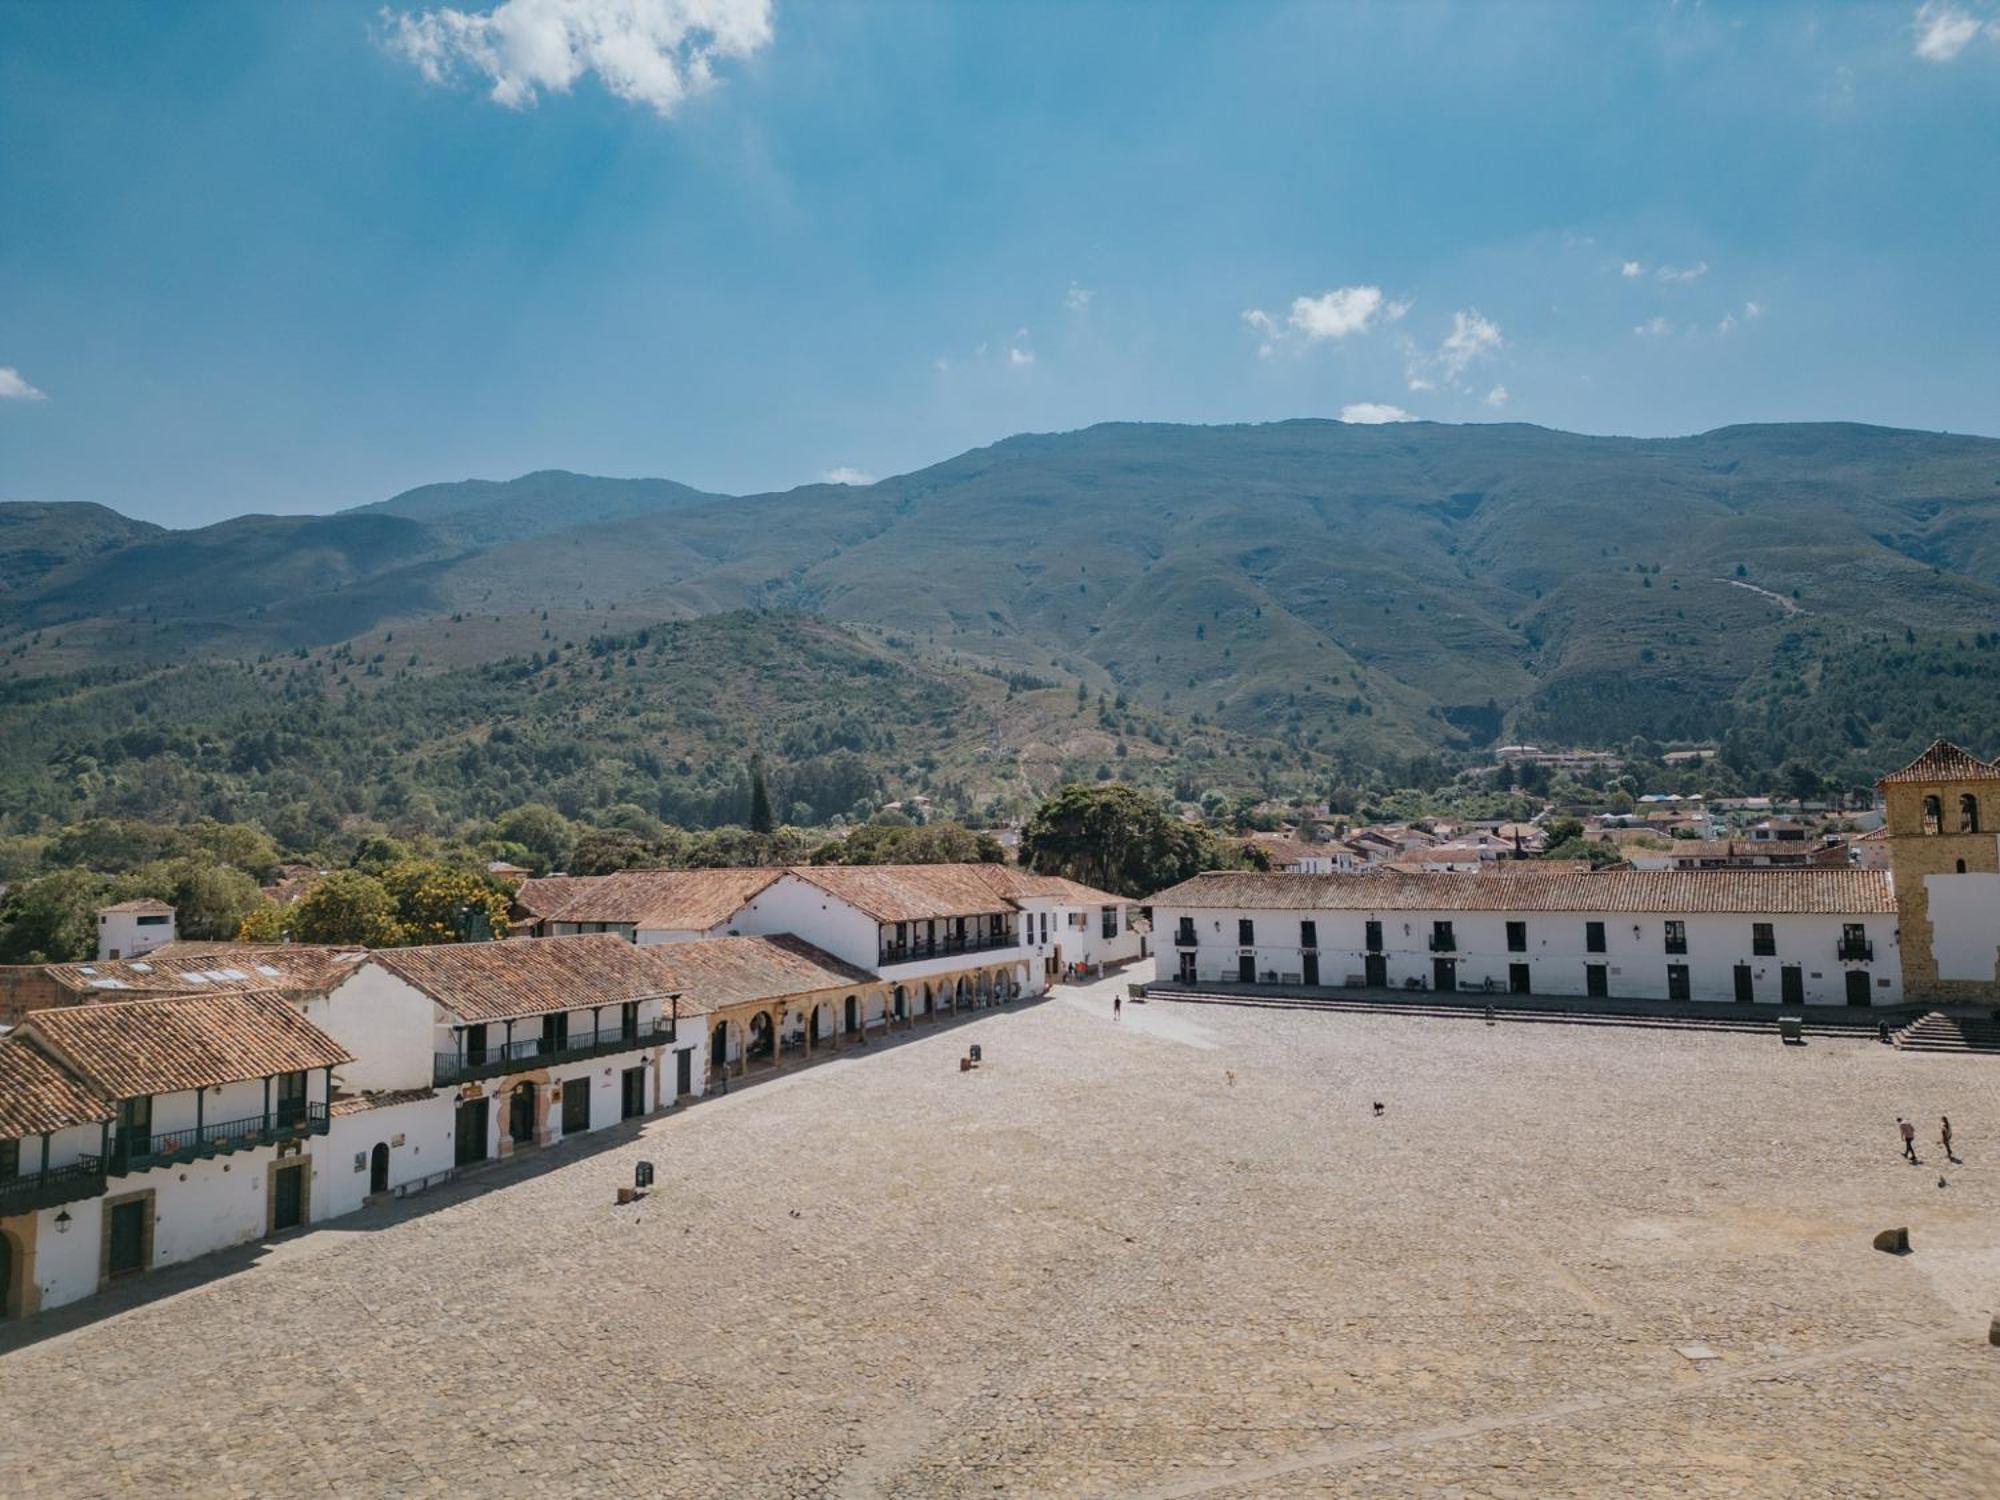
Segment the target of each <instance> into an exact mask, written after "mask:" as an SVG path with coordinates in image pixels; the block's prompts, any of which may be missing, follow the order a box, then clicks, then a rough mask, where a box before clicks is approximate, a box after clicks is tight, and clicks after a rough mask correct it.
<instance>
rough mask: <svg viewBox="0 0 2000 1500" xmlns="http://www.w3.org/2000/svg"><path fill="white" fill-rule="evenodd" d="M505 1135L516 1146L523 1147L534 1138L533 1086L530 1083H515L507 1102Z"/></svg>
mask: <svg viewBox="0 0 2000 1500" xmlns="http://www.w3.org/2000/svg"><path fill="white" fill-rule="evenodd" d="M507 1134H508V1135H509V1136H510V1137H512V1139H513V1142H514V1144H515V1145H517V1146H525V1145H527V1144H529V1143H530V1142H531V1141H533V1140H534V1138H535V1086H534V1085H533V1084H532V1083H517V1084H515V1085H514V1092H513V1094H512V1096H511V1097H510V1098H509V1099H508V1101H507Z"/></svg>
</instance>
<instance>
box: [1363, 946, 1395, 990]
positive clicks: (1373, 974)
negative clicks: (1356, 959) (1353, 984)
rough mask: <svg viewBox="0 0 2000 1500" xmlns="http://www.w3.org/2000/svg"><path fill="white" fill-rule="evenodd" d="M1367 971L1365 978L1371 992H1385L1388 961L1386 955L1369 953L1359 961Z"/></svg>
mask: <svg viewBox="0 0 2000 1500" xmlns="http://www.w3.org/2000/svg"><path fill="white" fill-rule="evenodd" d="M1361 966H1362V968H1363V969H1365V970H1366V971H1367V973H1366V974H1365V976H1364V977H1365V978H1366V979H1367V981H1368V988H1370V989H1371V990H1386V989H1387V988H1388V987H1389V959H1388V956H1387V955H1386V954H1381V953H1371V954H1369V955H1368V956H1367V957H1366V958H1364V959H1363V960H1362V961H1361Z"/></svg>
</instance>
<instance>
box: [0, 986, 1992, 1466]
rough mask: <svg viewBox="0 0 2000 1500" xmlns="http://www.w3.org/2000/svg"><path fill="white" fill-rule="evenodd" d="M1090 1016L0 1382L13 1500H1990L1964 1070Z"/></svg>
mask: <svg viewBox="0 0 2000 1500" xmlns="http://www.w3.org/2000/svg"><path fill="white" fill-rule="evenodd" d="M1116 988H1119V985H1118V984H1117V983H1116V982H1114V983H1107V984H1101V985H1097V986H1094V987H1092V988H1089V989H1085V990H1068V991H1065V992H1063V993H1062V994H1061V995H1060V996H1058V997H1057V998H1055V999H1053V1000H1051V1001H1049V1002H1047V1003H1044V1004H1041V1005H1037V1006H1032V1007H1026V1008H1019V1009H1014V1010H1007V1011H1001V1012H995V1013H991V1014H987V1015H984V1016H981V1017H978V1018H975V1019H972V1020H970V1021H967V1022H964V1023H961V1024H959V1025H956V1026H953V1027H950V1028H948V1029H943V1030H940V1031H937V1032H933V1033H919V1034H917V1036H916V1037H915V1038H914V1039H912V1040H910V1041H907V1042H904V1043H902V1044H900V1045H896V1046H891V1047H886V1048H882V1047H878V1048H870V1049H868V1050H867V1051H866V1052H861V1053H848V1054H844V1055H843V1056H841V1057H840V1058H839V1059H838V1060H836V1061H832V1062H827V1063H823V1064H820V1065H818V1066H815V1067H812V1068H810V1069H805V1070H801V1071H799V1072H796V1073H793V1074H790V1075H788V1076H785V1077H782V1078H779V1079H776V1080H773V1081H771V1082H767V1083H762V1084H758V1085H757V1086H755V1087H751V1088H744V1089H739V1090H737V1091H735V1092H733V1093H731V1094H730V1095H729V1096H728V1097H727V1098H721V1099H715V1100H712V1101H709V1102H706V1103H703V1104H700V1105H698V1106H695V1107H693V1108H691V1109H688V1110H686V1111H684V1112H683V1113H682V1114H680V1115H678V1116H672V1117H661V1118H659V1119H657V1120H654V1121H650V1122H648V1123H647V1124H646V1126H645V1127H644V1129H643V1131H642V1132H641V1133H640V1134H638V1135H637V1136H636V1137H635V1138H632V1139H627V1140H621V1141H618V1142H616V1143H614V1144H613V1145H611V1146H610V1147H609V1148H608V1149H602V1150H596V1151H591V1152H585V1151H580V1150H577V1149H576V1148H575V1147H561V1148H557V1150H555V1151H553V1152H550V1153H547V1154H546V1155H545V1156H544V1157H543V1158H542V1159H541V1161H540V1162H539V1163H527V1164H524V1165H523V1166H521V1167H518V1168H516V1167H509V1168H506V1169H503V1171H502V1172H501V1173H498V1174H493V1175H489V1176H487V1177H486V1178H485V1179H484V1180H483V1181H482V1182H481V1183H479V1184H478V1185H477V1189H476V1190H474V1189H473V1188H471V1187H455V1188H453V1189H450V1190H447V1191H446V1192H445V1193H443V1194H440V1195H439V1196H437V1197H435V1198H433V1199H431V1200H429V1201H427V1202H424V1201H420V1202H419V1203H418V1204H416V1205H404V1206H401V1207H399V1208H397V1209H396V1210H393V1211H370V1212H369V1213H366V1214H363V1215H360V1216H357V1217H356V1218H354V1219H348V1220H341V1221H338V1222H337V1223H334V1224H331V1225H328V1226H326V1227H324V1228H321V1229H317V1230H314V1231H311V1232H309V1233H307V1234H305V1235H303V1236H299V1237H295V1238H293V1239H291V1240H289V1241H286V1242H284V1243H282V1244H280V1245H278V1246H275V1247H273V1248H271V1249H269V1250H268V1251H265V1252H263V1253H261V1254H260V1255H257V1256H255V1257H243V1261H244V1262H246V1264H245V1265H243V1267H242V1268H240V1269H235V1270H232V1271H231V1273H230V1274H227V1275H206V1276H205V1279H203V1277H197V1276H188V1277H187V1278H186V1280H187V1283H188V1284H187V1285H186V1287H185V1289H182V1290H179V1291H175V1292H174V1293H173V1294H172V1295H169V1296H165V1297H160V1298H157V1299H156V1300H153V1301H150V1302H146V1303H143V1304H138V1305H129V1306H128V1305H124V1304H125V1303H129V1302H132V1301H133V1296H132V1295H130V1294H126V1293H121V1294H120V1298H119V1299H116V1300H112V1301H107V1302H105V1303H102V1304H99V1305H98V1307H97V1308H96V1309H95V1310H93V1311H92V1313H91V1315H90V1316H89V1317H88V1318H86V1317H83V1316H72V1317H70V1318H68V1319H65V1317H64V1315H63V1314H61V1313H58V1314H54V1315H52V1317H51V1318H50V1319H48V1320H44V1322H43V1323H42V1324H40V1325H39V1326H37V1325H32V1324H31V1325H28V1326H27V1328H25V1329H17V1330H14V1331H13V1333H12V1334H11V1335H10V1336H9V1340H0V1494H4V1495H7V1496H9V1497H27V1496H63V1497H71V1496H98V1495H103V1496H112V1495H119V1496H122V1495H134V1494H147V1495H153V1496H160V1495H203V1496H214V1495H220V1496H236V1495H241V1496H257V1497H273V1496H290V1495H312V1494H325V1495H340V1496H390V1495H394V1496H403V1495H433V1494H435V1495H460V1494H467V1493H478V1494H481V1495H502V1496H512V1495H529V1494H533V1495H537V1496H555V1495H577V1494H583V1493H586V1492H588V1493H592V1494H606V1495H610V1494H632V1495H672V1496H680V1495H686V1496H710V1495H713V1496H724V1495H726V1496H745V1497H764V1496H772V1497H778V1496H830V1497H849V1496H854V1497H860V1496H892V1497H933V1496H936V1497H965V1496H972V1495H979V1496H1050V1497H1071V1496H1111V1495H1121V1496H1123V1495H1130V1496H1141V1497H1161V1500H1164V1497H1168V1496H1202V1497H1207V1500H1253V1497H1255V1500H1264V1497H1283V1500H1289V1497H1303V1496H1324V1495H1366V1496H1439V1497H1442V1496H1501V1495H1519V1496H1535V1497H1544V1496H1601V1495H1620V1496H1624V1495H1639V1496H1652V1495H1660V1496H1667V1495H1671V1496H1675V1497H1689V1496H1707V1495H1731V1496H1743V1495H1759V1496H1762V1495H1777V1496H1814V1497H1817V1496H1856V1497H1860V1496H1871V1497H1872V1496H1904V1495H1907V1496H1924V1497H1932V1496H1946V1495H1950V1496H1978V1495H2000V1349H1996V1348H1991V1347H1989V1346H1988V1344H1987V1342H1986V1330H1987V1324H1988V1319H1989V1317H1990V1316H1991V1314H1992V1313H1993V1312H1994V1311H1996V1310H2000V1067H1996V1066H1995V1064H1994V1062H1993V1061H1992V1060H1991V1059H1980V1058H1962V1057H1915V1056H1905V1055H1899V1054H1897V1053H1896V1052H1894V1051H1892V1050H1891V1049H1888V1048H1884V1047H1880V1046H1877V1045H1874V1044H1872V1043H1868V1042H1856V1041H1844V1040H1842V1041H1821V1042H1816V1043H1814V1044H1812V1045H1810V1046H1808V1047H1805V1048H1787V1047H1782V1046H1780V1045H1779V1044H1778V1042H1777V1041H1776V1040H1775V1038H1765V1037H1744V1036H1730V1035H1706V1034H1698V1033H1671V1034H1652V1033H1646V1032H1640V1031H1627V1030H1621V1029H1613V1028H1602V1029H1600V1028H1572V1027H1563V1026H1532V1027H1530V1026H1505V1025H1502V1026H1498V1027H1487V1026H1484V1025H1482V1024H1480V1023H1478V1022H1477V1021H1469V1020H1450V1021H1434V1020H1419V1019H1411V1018H1403V1017H1377V1016H1334V1015H1312V1014H1300V1013H1292V1012H1283V1011H1247V1010H1246V1011H1237V1010H1206V1009H1202V1008H1199V1007H1189V1006H1167V1005H1161V1004H1151V1005H1143V1006H1140V1005H1130V1004H1128V1005H1127V1006H1126V1007H1125V1012H1124V1016H1123V1018H1122V1019H1120V1020H1117V1021H1114V1020H1113V1019H1112V1018H1111V1014H1110V995H1111V994H1112V992H1113V990H1114V989H1116ZM972 1041H978V1042H980V1043H981V1044H982V1046H983V1048H984V1052H985V1059H986V1061H985V1064H984V1066H982V1067H981V1068H979V1069H978V1070H977V1071H975V1072H972V1073H969V1074H966V1073H960V1072H959V1071H958V1070H957V1059H958V1056H959V1054H960V1053H961V1052H962V1051H963V1050H964V1047H965V1045H966V1044H967V1043H968V1042H972ZM1232 1075H1233V1082H1232ZM1377 1100H1380V1101H1382V1103H1383V1104H1384V1105H1385V1112H1384V1113H1383V1114H1382V1115H1381V1116H1380V1117H1377V1116H1376V1115H1375V1113H1374V1111H1373V1108H1372V1106H1373V1103H1374V1101H1377ZM1941 1112H1942V1113H1949V1114H1950V1115H1951V1116H1952V1119H1953V1123H1954V1125H1955V1126H1956V1128H1957V1133H1958V1142H1959V1148H1960V1151H1961V1153H1962V1154H1963V1155H1964V1156H1965V1157H1966V1158H1967V1159H1966V1162H1965V1164H1964V1165H1963V1166H1950V1165H1948V1164H1946V1165H1944V1166H1942V1168H1941V1167H1940V1165H1939V1159H1938V1156H1937V1148H1936V1146H1935V1144H1934V1135H1935V1129H1934V1126H1935V1120H1936V1117H1937V1115H1938V1114H1939V1113H1941ZM1899 1113H1901V1114H1911V1115H1913V1116H1914V1117H1915V1118H1917V1119H1918V1120H1919V1121H1920V1122H1922V1123H1923V1124H1924V1126H1925V1127H1926V1128H1925V1135H1924V1137H1923V1139H1924V1140H1925V1141H1927V1142H1931V1144H1929V1146H1928V1149H1927V1150H1926V1151H1925V1153H1924V1155H1925V1165H1924V1166H1923V1167H1912V1166H1909V1165H1907V1164H1905V1163H1903V1162H1902V1161H1901V1159H1900V1157H1899V1155H1898V1144H1897V1141H1896V1136H1895V1128H1894V1121H1895V1117H1896V1115H1898V1114H1899ZM566 1151H568V1152H572V1153H573V1156H571V1157H564V1155H563V1153H564V1152H566ZM642 1157H643V1158H647V1159H650V1160H652V1161H653V1162H655V1163H656V1164H657V1167H658V1171H659V1179H658V1188H657V1191H655V1192H654V1193H653V1194H652V1195H651V1196H650V1197H649V1198H647V1199H646V1200H644V1201H643V1202H642V1203H640V1204H638V1205H636V1206H633V1207H627V1208H618V1207H615V1206H613V1203H612V1198H613V1190H614V1188H615V1187H616V1186H617V1185H618V1184H620V1183H626V1182H630V1181H631V1169H632V1165H633V1163H634V1162H635V1161H637V1160H639V1159H641V1158H642ZM558 1162H561V1163H562V1164H561V1165H560V1167H559V1168H558V1169H555V1170H539V1171H538V1170H536V1168H537V1167H541V1168H548V1167H555V1166H556V1164H557V1163H558ZM1940 1170H1942V1171H1943V1173H1944V1175H1945V1178H1946V1182H1947V1184H1948V1185H1947V1186H1946V1187H1943V1188H1940V1187H1939V1186H1938V1185H1937V1183H1938V1176H1939V1173H1940ZM1902 1224H1907V1225H1908V1226H1909V1227H1910V1230H1911V1236H1912V1241H1913V1245H1914V1247H1915V1253H1913V1254H1911V1255H1909V1256H1907V1257H1902V1258H1898V1257H1893V1256H1889V1255H1885V1254H1882V1253H1880V1252H1877V1251H1875V1250H1873V1249H1872V1248H1871V1246H1870V1238H1871V1236H1872V1235H1873V1233H1874V1232H1875V1231H1876V1230H1878V1229H1881V1228H1884V1227H1888V1226H1892V1225H1902ZM251 1260H254V1264H247V1262H249V1261H251ZM161 1285H164V1286H168V1287H171V1286H173V1285H174V1283H173V1282H172V1281H166V1282H162V1283H161ZM24 1335H25V1336H26V1337H27V1338H28V1339H29V1340H30V1341H28V1342H23V1341H22V1340H23V1336H24ZM10 1340H11V1341H10Z"/></svg>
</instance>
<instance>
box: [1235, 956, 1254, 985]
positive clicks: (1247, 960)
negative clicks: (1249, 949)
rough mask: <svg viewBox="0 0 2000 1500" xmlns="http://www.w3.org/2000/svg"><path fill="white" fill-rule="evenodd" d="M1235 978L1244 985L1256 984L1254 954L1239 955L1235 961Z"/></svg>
mask: <svg viewBox="0 0 2000 1500" xmlns="http://www.w3.org/2000/svg"><path fill="white" fill-rule="evenodd" d="M1236 977H1237V979H1238V980H1240V981H1241V982H1242V983H1244V984H1255V983H1256V982H1257V958H1256V955H1255V954H1252V953H1244V954H1239V955H1238V956H1237V959H1236Z"/></svg>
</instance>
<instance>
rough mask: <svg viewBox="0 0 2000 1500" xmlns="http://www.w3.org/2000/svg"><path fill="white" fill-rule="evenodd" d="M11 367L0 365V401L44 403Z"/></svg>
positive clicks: (45, 398) (43, 396)
mask: <svg viewBox="0 0 2000 1500" xmlns="http://www.w3.org/2000/svg"><path fill="white" fill-rule="evenodd" d="M48 399H49V398H48V397H47V396H45V395H43V394H42V393H41V392H40V391H38V390H36V389H35V388H34V387H33V386H31V385H29V384H28V382H27V380H26V379H25V378H23V376H22V374H21V372H20V371H19V370H17V369H15V368H14V367H13V366H12V365H0V401H46V400H48Z"/></svg>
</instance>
